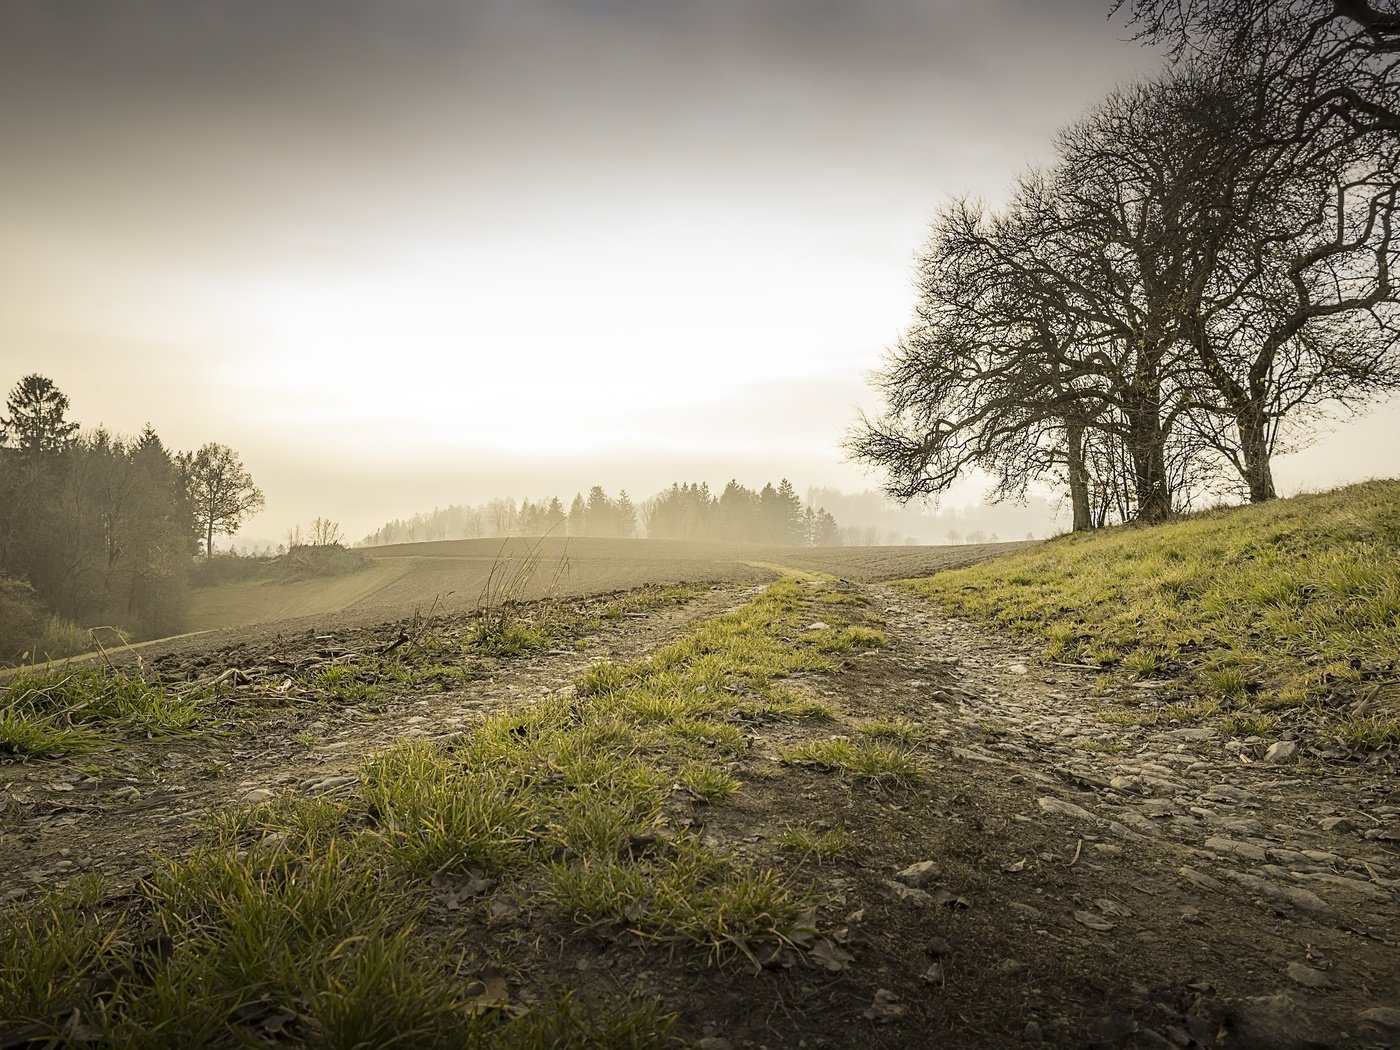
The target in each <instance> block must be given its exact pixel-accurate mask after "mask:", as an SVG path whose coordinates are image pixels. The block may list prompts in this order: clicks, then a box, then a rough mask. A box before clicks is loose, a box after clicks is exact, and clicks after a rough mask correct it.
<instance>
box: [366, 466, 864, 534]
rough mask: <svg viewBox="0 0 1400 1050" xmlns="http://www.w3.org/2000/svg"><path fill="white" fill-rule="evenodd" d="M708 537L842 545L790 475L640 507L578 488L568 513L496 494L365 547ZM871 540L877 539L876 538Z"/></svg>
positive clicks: (397, 527)
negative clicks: (478, 540)
mask: <svg viewBox="0 0 1400 1050" xmlns="http://www.w3.org/2000/svg"><path fill="white" fill-rule="evenodd" d="M643 534H645V535H646V536H648V537H650V538H652V539H708V540H730V541H735V542H747V543H780V544H791V545H800V546H812V545H816V546H837V545H840V544H841V543H842V542H843V536H842V533H841V529H840V527H839V526H838V525H837V524H836V520H835V518H833V517H832V516H831V515H830V514H828V513H827V512H826V511H825V510H823V509H820V508H816V509H814V508H812V507H809V506H805V505H804V504H803V502H802V500H801V499H800V498H799V497H798V495H797V493H796V492H795V491H794V490H793V487H792V484H791V483H790V482H789V481H788V480H787V479H786V478H785V479H783V480H782V482H780V483H779V485H778V486H777V487H776V488H775V487H774V486H773V485H772V484H771V483H770V484H766V485H764V486H763V488H762V489H761V490H760V491H757V492H755V491H754V490H752V489H749V488H745V487H744V486H743V485H740V484H739V483H738V482H737V481H730V482H729V484H728V485H726V486H725V488H724V491H723V492H722V493H721V494H720V495H719V496H715V495H713V494H712V493H711V491H710V488H709V485H708V484H706V483H704V482H700V483H690V482H687V483H685V484H680V483H677V484H673V485H672V486H671V487H670V488H669V489H666V490H664V491H662V492H659V493H657V495H656V496H654V497H653V498H651V499H649V500H646V501H645V502H643V503H642V504H641V505H640V506H638V505H637V504H635V503H634V502H633V500H632V498H631V496H629V495H628V494H627V491H626V490H625V489H624V490H622V491H620V492H619V493H618V494H617V496H616V497H612V496H609V495H608V494H607V492H606V491H604V489H603V488H602V486H600V485H594V486H593V487H592V488H590V489H589V490H588V494H587V495H586V496H585V495H584V494H583V493H582V492H580V493H577V494H576V495H575V496H574V498H573V500H572V501H571V502H570V504H569V506H568V509H567V510H566V509H565V507H564V504H563V503H562V502H561V501H560V500H559V498H558V497H554V498H551V499H548V500H540V501H538V502H532V501H530V500H528V499H527V500H525V501H523V502H521V503H520V504H518V505H517V504H516V502H515V500H514V499H509V498H505V499H492V500H489V501H487V502H486V503H482V504H478V505H470V504H453V505H451V506H449V507H446V508H439V509H437V510H433V511H429V512H425V513H421V514H415V515H414V516H413V517H411V518H407V519H395V520H394V521H391V522H388V523H387V524H385V525H382V526H380V527H379V528H377V529H375V530H374V531H373V532H372V533H370V534H369V535H368V536H366V537H365V538H364V539H363V540H361V541H360V545H361V546H366V547H377V546H382V545H384V544H389V543H416V542H420V541H424V540H446V539H469V538H475V537H484V536H543V535H553V536H601V537H616V538H622V539H628V538H632V537H635V536H639V535H643ZM871 542H874V541H873V540H872V541H871Z"/></svg>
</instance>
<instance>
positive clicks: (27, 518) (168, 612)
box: [0, 375, 263, 662]
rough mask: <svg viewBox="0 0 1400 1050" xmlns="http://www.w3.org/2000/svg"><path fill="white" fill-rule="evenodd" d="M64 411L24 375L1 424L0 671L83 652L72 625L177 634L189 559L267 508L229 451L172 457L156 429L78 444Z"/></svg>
mask: <svg viewBox="0 0 1400 1050" xmlns="http://www.w3.org/2000/svg"><path fill="white" fill-rule="evenodd" d="M68 409H69V402H68V398H67V397H66V396H65V395H64V394H63V393H62V391H60V390H59V389H58V388H57V387H56V386H55V385H54V384H53V382H52V381H51V380H49V379H47V378H45V377H44V376H41V375H27V376H25V377H23V378H22V379H21V380H20V381H19V382H18V383H17V384H16V385H15V387H14V388H13V389H12V390H11V391H10V393H9V396H8V397H7V399H6V401H5V408H4V414H3V415H0V662H2V661H5V660H10V659H15V658H17V657H18V656H19V655H20V654H21V653H22V652H25V651H28V652H29V653H30V655H31V657H32V658H40V659H42V658H43V657H44V655H45V654H46V653H49V654H51V655H59V654H60V653H59V651H60V650H64V651H74V650H77V649H80V648H85V647H87V646H86V645H84V644H83V641H84V639H81V638H74V637H73V635H74V633H75V632H76V633H78V634H80V635H81V634H85V632H80V631H78V629H77V628H76V627H74V626H72V625H74V624H81V625H83V626H84V627H93V626H110V627H113V628H118V629H120V630H121V631H122V632H123V633H125V634H127V635H128V636H135V637H150V636H158V635H162V634H170V633H173V632H175V631H178V630H180V629H181V628H182V626H183V617H184V612H185V600H186V591H187V588H188V582H189V573H190V569H191V566H192V565H193V564H194V562H195V559H196V558H197V557H198V556H199V555H200V554H201V553H203V554H204V555H205V556H206V557H207V556H208V555H209V554H210V553H211V552H212V547H213V538H214V537H215V536H216V535H231V534H232V533H233V532H235V531H236V530H237V529H238V527H239V525H240V524H241V523H242V521H243V520H244V518H245V517H246V516H247V515H248V514H250V513H252V512H253V511H255V510H257V509H258V508H260V507H261V506H262V501H263V500H262V493H260V492H259V491H258V490H257V488H256V486H254V485H253V483H252V479H251V477H249V475H248V473H247V471H246V470H245V469H244V468H243V464H242V463H241V461H240V460H239V458H238V456H237V454H236V453H235V452H234V451H233V450H232V449H230V448H228V447H227V446H225V445H219V444H213V443H211V444H207V445H205V446H203V447H202V448H200V449H199V450H198V451H196V452H192V453H173V452H171V451H170V450H169V449H167V448H166V446H165V444H164V442H162V441H161V439H160V436H159V435H158V434H157V433H156V432H155V430H154V429H152V428H151V427H150V426H149V425H148V426H147V427H146V428H145V429H144V430H142V432H141V433H140V434H138V435H136V436H135V437H123V436H120V435H115V434H112V433H111V432H109V431H108V430H106V429H104V428H102V427H98V428H96V429H94V430H91V431H86V432H80V431H79V427H78V424H77V423H76V422H73V421H71V420H69V419H68V418H67V414H68ZM46 638H47V642H48V644H45V640H46ZM109 640H115V638H113V639H109Z"/></svg>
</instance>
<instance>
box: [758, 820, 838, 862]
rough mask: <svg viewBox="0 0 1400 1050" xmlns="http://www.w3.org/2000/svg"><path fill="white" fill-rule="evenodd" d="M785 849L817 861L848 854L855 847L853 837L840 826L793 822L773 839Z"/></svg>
mask: <svg viewBox="0 0 1400 1050" xmlns="http://www.w3.org/2000/svg"><path fill="white" fill-rule="evenodd" d="M774 841H775V842H776V843H777V844H778V845H779V846H780V847H782V848H783V849H785V850H791V851H792V852H794V853H801V854H802V855H803V856H812V857H815V858H816V859H817V860H818V861H822V860H830V859H832V858H834V857H844V856H848V855H849V854H850V853H851V852H852V850H853V849H854V848H855V837H854V836H853V835H852V834H851V833H850V832H849V831H844V830H842V829H840V828H813V827H808V826H807V825H805V824H793V825H789V826H788V827H786V828H784V829H783V831H782V833H781V834H780V835H778V837H777V838H776V839H775V840H774Z"/></svg>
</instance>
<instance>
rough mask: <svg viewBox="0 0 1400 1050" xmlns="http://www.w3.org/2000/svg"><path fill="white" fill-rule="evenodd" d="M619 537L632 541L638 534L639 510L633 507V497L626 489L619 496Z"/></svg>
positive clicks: (617, 509)
mask: <svg viewBox="0 0 1400 1050" xmlns="http://www.w3.org/2000/svg"><path fill="white" fill-rule="evenodd" d="M616 515H617V535H619V536H621V537H622V538H623V539H627V540H630V539H631V538H632V537H633V536H635V535H636V534H637V508H636V507H634V506H633V505H632V497H631V496H629V495H627V490H626V489H621V490H619V491H618V494H617V507H616Z"/></svg>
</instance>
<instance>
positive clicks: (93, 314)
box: [0, 0, 1400, 541]
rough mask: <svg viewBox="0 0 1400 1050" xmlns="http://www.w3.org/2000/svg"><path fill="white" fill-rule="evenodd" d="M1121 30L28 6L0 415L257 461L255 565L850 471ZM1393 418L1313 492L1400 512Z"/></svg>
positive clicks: (253, 465)
mask: <svg viewBox="0 0 1400 1050" xmlns="http://www.w3.org/2000/svg"><path fill="white" fill-rule="evenodd" d="M1107 6H1108V4H1107V0H956V2H955V0H941V2H940V0H572V2H568V0H461V2H456V3H449V2H446V0H442V2H436V3H419V2H412V0H392V2H391V0H379V2H368V0H325V2H322V3H308V2H297V0H236V2H235V0H228V2H204V0H121V2H118V0H108V2H103V0H86V2H84V0H5V2H4V3H3V5H0V387H3V388H4V389H8V388H9V387H10V386H12V385H13V383H14V382H15V381H16V380H18V379H19V377H20V376H21V375H23V374H25V373H28V372H35V371H37V372H40V373H43V374H45V375H47V376H49V377H50V378H52V379H53V380H54V381H55V382H56V383H57V384H58V385H59V387H60V388H61V389H62V390H63V391H64V392H65V393H67V394H68V395H69V397H70V399H71V401H72V416H73V418H76V419H78V420H79V421H80V422H82V423H84V424H85V425H95V424H98V423H103V424H106V425H107V426H108V427H109V428H111V429H114V430H116V431H119V432H128V433H130V432H135V431H137V430H139V429H140V427H141V426H142V425H143V424H144V423H146V422H147V421H149V422H150V423H152V424H153V425H154V426H155V428H156V430H157V431H158V432H159V433H160V434H161V435H162V437H163V438H164V439H165V440H166V443H167V444H168V445H170V446H171V447H174V448H180V449H184V448H194V447H197V446H198V445H200V444H202V443H204V442H206V441H220V442H223V443H226V444H229V445H232V446H233V447H234V448H236V449H237V450H239V452H240V453H241V454H242V455H243V458H244V461H245V463H246V464H247V466H248V467H249V469H250V470H251V471H252V473H253V475H254V478H255V479H256V481H257V482H258V483H259V485H260V486H261V487H262V488H263V490H264V491H265V493H266V495H267V509H266V511H265V512H264V513H263V514H262V515H261V516H260V517H259V518H258V519H257V520H256V521H254V522H252V523H250V524H249V525H248V526H247V527H245V530H244V533H243V535H244V536H246V537H248V538H252V539H269V540H273V541H275V540H276V538H277V537H279V536H280V535H281V534H282V533H283V532H285V530H286V528H287V526H289V525H291V524H293V523H294V522H298V521H302V522H304V521H307V520H309V519H310V518H312V517H314V516H316V515H320V514H324V515H328V516H330V517H333V518H336V519H338V520H340V521H341V522H343V523H344V525H345V527H346V530H347V532H349V534H350V535H351V536H353V537H358V536H361V535H363V534H364V533H366V532H367V531H369V530H370V529H371V528H373V527H374V526H376V525H378V524H380V523H381V522H382V521H384V520H386V519H388V518H390V517H396V516H402V515H407V514H410V513H412V512H414V511H417V510H425V509H431V508H432V507H433V506H434V505H445V504H447V503H452V502H462V501H477V500H481V499H485V498H487V497H490V496H493V495H507V494H510V495H515V496H517V497H527V496H528V497H537V496H542V495H552V494H556V493H557V494H558V495H560V496H561V497H565V498H566V499H567V497H568V496H570V495H571V494H572V493H573V491H574V490H576V489H579V488H586V487H587V486H588V485H589V484H593V483H601V484H603V485H604V486H605V487H606V488H608V489H609V490H610V491H613V490H616V489H617V488H618V487H626V488H628V489H629V490H631V491H632V493H633V494H634V495H635V496H637V497H638V498H645V497H646V496H649V495H651V494H652V493H653V492H654V491H655V490H656V489H658V488H659V487H661V486H662V485H664V484H668V483H669V482H671V481H673V480H686V479H700V480H708V481H710V482H711V483H712V484H714V483H720V484H722V483H723V481H724V480H726V479H727V478H729V477H731V476H737V477H738V478H739V479H740V480H741V481H744V482H746V483H748V484H751V485H758V484H761V483H762V482H763V481H765V480H767V479H769V478H772V479H776V478H777V477H779V476H781V475H786V476H789V477H791V478H792V479H793V481H794V482H795V483H796V484H797V485H798V487H799V489H803V488H805V487H807V486H809V485H834V486H838V487H842V488H845V489H847V490H857V489H861V488H865V487H870V486H873V485H875V484H876V483H877V479H875V478H873V477H871V478H867V477H866V475H865V474H864V473H863V471H862V470H860V469H859V468H856V467H854V466H852V465H850V464H845V463H843V462H842V453H841V451H840V449H839V443H840V439H841V435H842V432H843V430H844V429H845V427H846V426H847V425H848V424H849V422H850V421H851V419H852V417H853V416H854V413H855V411H856V409H857V407H859V406H867V407H870V406H873V400H872V397H871V395H870V394H869V393H868V392H867V391H866V389H865V384H864V378H865V375H866V374H867V373H868V372H869V370H870V369H871V368H873V367H875V366H876V364H877V363H878V361H879V358H880V355H881V353H882V351H883V350H884V348H885V347H887V346H888V345H889V344H890V343H891V342H892V341H893V340H894V338H895V336H896V334H897V333H898V331H899V329H900V328H901V327H902V326H903V325H904V324H905V322H906V321H907V319H908V318H909V316H910V310H911V304H912V296H913V292H912V288H911V283H910V278H911V268H912V260H913V257H914V254H915V252H916V251H917V250H918V247H919V245H920V243H921V241H922V239H923V237H924V235H925V231H926V227H927V222H928V220H929V218H930V217H931V215H932V214H933V212H934V211H935V210H936V209H937V207H938V206H939V204H940V203H941V202H942V201H943V200H945V199H946V198H947V197H948V196H950V195H956V194H969V193H970V194H976V195H982V196H985V197H987V198H989V199H991V200H996V199H997V198H999V197H1000V196H1001V195H1002V194H1003V193H1004V192H1005V189H1006V187H1007V185H1008V183H1009V181H1010V179H1011V178H1012V176H1013V175H1014V174H1015V172H1016V171H1017V170H1019V169H1021V168H1023V167H1025V166H1026V165H1028V164H1032V163H1038V162H1042V161H1045V160H1048V159H1049V157H1050V141H1051V136H1052V134H1053V132H1054V130H1055V129H1056V128H1057V127H1058V126H1060V125H1062V124H1064V123H1066V122H1068V121H1070V120H1072V119H1074V118H1075V117H1076V116H1077V115H1078V114H1079V113H1080V112H1081V111H1082V110H1083V109H1084V107H1085V106H1086V105H1088V104H1089V103H1091V102H1093V101H1094V100H1095V99H1096V98H1098V97H1099V96H1100V95H1102V94H1103V93H1104V92H1106V91H1107V90H1108V89H1109V88H1111V87H1112V86H1113V85H1114V84H1115V83H1118V82H1122V81H1124V80H1128V79H1131V78H1132V77H1134V76H1135V75H1138V74H1139V73H1140V72H1143V71H1147V70H1150V69H1152V68H1154V66H1155V61H1156V60H1155V58H1154V56H1153V55H1152V54H1151V53H1150V52H1148V51H1145V50H1144V49H1142V48H1141V47H1139V46H1138V45H1137V44H1135V43H1132V42H1130V41H1128V40H1127V39H1126V36H1127V33H1126V31H1125V29H1124V27H1123V25H1122V23H1121V21H1114V22H1110V21H1109V20H1108V19H1107V18H1106V10H1107ZM1397 429H1400V410H1397V409H1396V408H1395V407H1394V406H1390V407H1389V408H1386V409H1383V410H1381V411H1379V412H1377V413H1373V414H1372V415H1371V416H1370V417H1369V418H1367V419H1365V420H1363V421H1361V422H1360V423H1357V424H1353V425H1348V426H1342V427H1338V428H1336V429H1335V431H1334V433H1333V434H1332V436H1331V437H1330V438H1329V439H1328V440H1327V441H1326V442H1324V443H1323V444H1322V445H1320V446H1319V447H1318V448H1316V449H1314V450H1312V451H1311V452H1309V453H1306V454H1304V455H1302V456H1298V457H1294V458H1292V459H1286V460H1284V461H1282V462H1281V463H1280V464H1279V468H1278V473H1279V476H1280V478H1281V480H1282V482H1283V484H1284V486H1285V487H1287V488H1296V487H1298V486H1299V485H1307V486H1310V487H1318V486H1322V485H1326V484H1330V483H1335V482H1338V481H1344V480H1352V479H1357V478H1360V477H1364V476H1368V475H1396V474H1400V450H1397V445H1398V444H1400V443H1397V442H1395V441H1394V435H1395V433H1396V431H1397Z"/></svg>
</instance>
